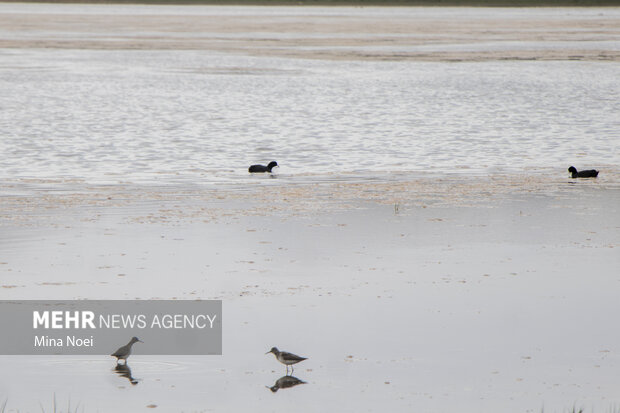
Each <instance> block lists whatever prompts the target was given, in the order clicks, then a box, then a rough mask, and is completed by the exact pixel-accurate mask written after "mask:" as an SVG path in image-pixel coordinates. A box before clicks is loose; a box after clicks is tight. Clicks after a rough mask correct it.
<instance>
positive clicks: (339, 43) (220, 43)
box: [0, 3, 620, 61]
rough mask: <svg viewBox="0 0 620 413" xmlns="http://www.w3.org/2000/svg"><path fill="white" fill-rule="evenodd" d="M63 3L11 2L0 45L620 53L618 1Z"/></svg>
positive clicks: (374, 56) (434, 54)
mask: <svg viewBox="0 0 620 413" xmlns="http://www.w3.org/2000/svg"><path fill="white" fill-rule="evenodd" d="M59 6H60V9H59V10H60V11H61V12H53V13H48V12H46V11H45V9H44V10H43V11H40V10H39V11H37V12H36V13H23V12H19V11H17V12H16V11H13V10H11V5H10V4H7V3H5V4H3V5H2V7H0V27H2V34H1V35H0V48H7V49H13V48H19V49H28V48H63V49H95V50H96V49H126V50H170V49H177V50H208V51H213V52H224V53H236V54H247V55H252V56H274V57H286V58H303V59H328V60H420V61H489V60H609V61H618V60H619V59H620V50H618V49H617V48H616V47H611V48H609V46H612V45H613V44H612V43H609V42H617V40H618V38H620V29H618V28H619V27H620V16H618V14H617V13H616V12H615V10H617V9H615V8H610V9H597V10H600V11H601V13H600V16H594V17H593V16H591V15H587V16H581V15H580V14H581V13H580V10H579V9H570V8H569V9H565V10H568V11H571V10H572V11H574V12H570V13H568V14H567V13H564V12H557V13H554V12H553V10H560V9H548V10H544V9H542V10H543V11H542V12H541V15H540V16H539V17H538V18H534V19H532V18H531V17H519V16H518V15H517V16H516V17H515V16H512V15H510V14H507V15H506V16H505V17H503V18H499V19H489V18H486V17H485V15H484V13H483V12H481V13H480V14H472V13H464V14H459V12H458V9H455V12H454V15H453V17H452V18H450V19H445V18H441V17H438V16H434V15H433V13H432V12H431V13H429V12H428V10H429V9H428V8H421V9H420V10H422V11H424V10H426V12H423V13H404V14H402V15H398V14H394V13H374V14H366V13H364V12H360V10H362V11H367V10H372V9H376V8H365V9H355V8H349V9H347V8H334V9H333V10H334V13H333V14H332V15H324V14H314V13H313V12H312V11H311V10H313V9H312V8H309V9H307V10H309V12H308V13H307V15H303V12H302V13H300V12H299V9H295V8H289V9H287V8H286V7H280V8H276V9H274V11H273V12H270V11H265V10H266V9H267V8H263V9H262V10H263V12H262V15H258V16H255V15H246V14H244V13H243V12H239V13H236V12H234V10H235V8H234V7H232V6H229V7H228V8H226V7H219V8H217V7H215V8H209V7H208V6H203V7H201V6H187V7H186V8H181V11H180V12H179V7H177V8H175V9H174V13H171V14H165V10H166V7H172V6H160V7H162V10H163V12H162V13H161V14H157V15H154V14H148V13H146V14H143V13H140V12H139V8H140V6H127V7H129V9H127V13H125V14H123V13H122V10H123V9H122V8H123V6H113V7H117V8H119V10H121V13H120V14H116V13H115V14H108V15H106V14H103V15H94V14H93V13H92V12H93V10H96V7H98V6H97V5H83V6H80V7H82V8H83V9H84V12H82V13H77V14H75V12H71V13H70V14H65V13H62V5H59ZM48 7H49V6H48ZM90 8H94V9H90ZM136 8H138V9H137V10H138V12H136ZM222 9H225V10H227V12H226V13H223V14H222V13H221V10H222ZM132 10H133V11H132ZM192 10H195V11H198V13H193V12H192ZM218 10H219V12H217V11H218ZM231 10H232V12H231ZM347 10H349V11H350V13H349V12H348V11H347ZM379 10H381V9H380V8H379ZM385 10H387V9H385ZM408 10H411V9H408ZM481 10H482V11H484V9H481ZM610 11H611V14H609V13H610ZM360 33H364V36H361V35H360ZM68 34H70V35H68ZM489 45H492V47H491V48H490V49H489V48H488V47H489ZM485 49H487V50H485Z"/></svg>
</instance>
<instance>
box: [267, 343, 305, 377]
mask: <svg viewBox="0 0 620 413" xmlns="http://www.w3.org/2000/svg"><path fill="white" fill-rule="evenodd" d="M269 353H273V354H274V355H275V356H276V358H277V359H278V361H279V362H280V363H282V364H285V365H286V373H287V374H288V366H291V374H293V366H292V365H293V364H297V363H299V362H300V361H304V360H307V358H306V357H300V356H298V355H296V354H293V353H287V352H286V351H280V350H278V348H277V347H272V348H271V350H269V351H268V352H266V353H265V354H269Z"/></svg>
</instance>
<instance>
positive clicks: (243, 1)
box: [0, 0, 620, 7]
mask: <svg viewBox="0 0 620 413" xmlns="http://www.w3.org/2000/svg"><path fill="white" fill-rule="evenodd" d="M0 2H1V3H53V4H63V3H67V4H150V5H205V6H349V7H380V6H388V7H399V6H400V7H408V6H424V7H618V6H620V0H386V1H382V0H62V1H54V0H0Z"/></svg>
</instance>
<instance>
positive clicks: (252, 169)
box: [248, 161, 278, 173]
mask: <svg viewBox="0 0 620 413" xmlns="http://www.w3.org/2000/svg"><path fill="white" fill-rule="evenodd" d="M276 166H278V163H277V162H276V161H271V162H269V165H267V166H265V165H252V166H250V168H249V169H248V172H251V173H256V172H271V170H272V169H273V168H275V167H276Z"/></svg>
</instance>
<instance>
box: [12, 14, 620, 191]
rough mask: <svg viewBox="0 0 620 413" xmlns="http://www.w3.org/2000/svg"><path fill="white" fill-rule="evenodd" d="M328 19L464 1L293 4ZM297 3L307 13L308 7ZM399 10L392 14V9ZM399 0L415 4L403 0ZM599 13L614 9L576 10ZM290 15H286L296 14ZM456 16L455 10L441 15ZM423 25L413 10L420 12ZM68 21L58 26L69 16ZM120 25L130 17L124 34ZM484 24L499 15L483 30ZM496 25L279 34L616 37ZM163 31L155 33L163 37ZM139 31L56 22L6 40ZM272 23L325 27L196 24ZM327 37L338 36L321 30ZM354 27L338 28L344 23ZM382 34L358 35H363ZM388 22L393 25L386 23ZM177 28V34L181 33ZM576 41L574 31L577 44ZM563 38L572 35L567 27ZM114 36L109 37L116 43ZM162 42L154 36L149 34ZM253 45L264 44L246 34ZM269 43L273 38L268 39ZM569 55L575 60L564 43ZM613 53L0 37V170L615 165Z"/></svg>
mask: <svg viewBox="0 0 620 413" xmlns="http://www.w3.org/2000/svg"><path fill="white" fill-rule="evenodd" d="M302 10H304V12H307V13H310V14H311V15H319V16H320V15H322V14H327V15H329V16H330V18H343V19H345V18H346V16H347V13H351V14H352V15H353V16H358V17H359V16H366V17H372V16H373V15H374V16H383V15H388V16H389V15H390V13H405V14H407V13H411V14H413V15H415V13H418V14H419V15H420V16H426V15H428V16H427V17H429V18H431V17H432V18H440V19H441V18H444V19H453V21H460V20H459V19H464V20H466V19H465V17H466V16H467V15H468V13H473V12H474V11H473V10H474V9H467V8H465V9H456V10H455V9H451V8H447V9H433V8H430V9H428V8H421V9H389V8H388V9H381V8H378V9H372V8H371V9H346V8H326V9H324V8H311V9H302ZM308 10H311V12H310V11H308ZM402 10H404V11H402ZM412 10H414V11H412ZM559 10H562V9H534V10H523V9H518V10H507V9H497V10H496V9H480V10H479V9H475V12H476V13H477V15H476V17H477V18H488V19H489V20H492V19H493V18H494V17H497V18H499V17H501V18H503V19H506V18H510V17H511V16H512V17H514V18H515V19H516V18H520V19H524V18H530V19H532V20H534V21H535V20H536V19H545V18H549V16H556V18H558V17H557V16H558V15H559V16H560V17H559V18H560V20H561V18H562V17H561V16H566V18H567V19H570V18H574V17H575V16H576V13H577V12H576V11H575V10H574V9H566V10H565V11H562V12H559ZM0 11H2V12H3V13H9V14H10V13H11V12H15V13H34V15H36V13H46V14H47V13H51V14H52V15H53V14H54V13H58V14H63V13H66V14H70V13H82V14H92V13H104V12H105V14H121V15H122V14H124V15H128V16H132V15H141V14H145V15H153V14H155V15H157V14H163V13H164V11H165V12H166V13H169V14H172V15H174V14H183V13H187V14H197V15H203V14H204V15H212V16H214V17H217V16H229V15H233V16H234V15H235V13H238V14H240V15H243V16H247V15H251V14H252V13H258V15H260V16H263V17H265V16H267V17H269V16H280V15H285V16H290V17H291V18H292V19H303V13H301V12H300V11H299V10H297V9H295V8H274V9H270V8H226V7H223V8H217V7H215V8H183V7H176V8H175V7H171V8H158V7H149V6H107V7H106V6H84V5H63V6H59V7H54V6H50V5H3V6H2V8H1V9H0ZM578 12H579V18H582V19H585V20H586V21H587V20H588V19H593V20H595V21H596V19H597V18H601V19H602V18H607V19H609V18H612V17H615V16H616V14H617V10H616V9H613V8H611V9H593V10H588V9H586V10H581V9H579V11H578ZM300 13H301V14H300ZM457 16H458V17H457ZM419 19H420V20H421V21H423V17H419ZM71 27H73V26H71ZM127 30H128V31H127ZM495 30H497V29H495ZM498 33H499V34H498V35H497V36H499V37H491V38H489V39H486V40H485V41H480V39H463V40H458V41H455V40H454V39H452V40H450V39H448V40H446V41H445V42H444V41H442V42H439V43H437V42H430V43H429V42H425V41H424V40H421V41H419V42H415V43H412V44H408V45H407V44H405V45H403V44H400V45H391V44H390V42H389V41H388V42H385V44H383V43H380V44H379V45H377V44H373V45H350V46H337V45H326V46H306V45H304V43H303V42H300V43H299V44H297V45H295V44H294V43H293V44H292V45H291V43H290V42H287V43H286V45H282V46H281V47H283V48H285V49H286V50H289V49H290V51H291V53H293V52H295V51H296V50H297V51H299V50H302V49H307V48H311V49H316V50H318V51H320V50H321V48H324V49H325V50H330V51H332V52H333V51H334V50H336V51H337V50H342V51H346V50H355V51H356V53H361V54H363V53H370V52H372V51H377V50H380V51H381V52H382V53H387V54H388V55H389V54H393V55H394V56H398V53H400V52H403V51H407V50H410V51H411V50H415V51H422V52H423V51H428V52H441V51H449V50H461V51H467V50H469V51H475V52H480V53H485V52H493V51H496V50H532V49H533V50H536V49H541V50H545V49H553V50H558V49H563V48H571V47H573V48H577V49H578V50H587V49H589V48H591V49H597V50H598V49H602V50H607V51H618V50H620V40H619V39H618V38H617V35H616V33H615V32H613V31H610V30H607V31H606V30H602V31H600V32H597V33H596V34H595V35H593V34H592V33H591V32H588V33H589V34H587V35H586V34H584V35H582V36H581V38H579V37H578V36H579V33H580V31H579V30H576V31H575V32H574V33H572V35H571V36H575V40H574V41H564V40H561V39H560V41H555V40H553V39H548V38H543V39H538V40H536V38H534V39H528V40H525V39H524V40H523V41H520V42H519V41H513V40H506V39H502V37H501V31H499V32H498ZM175 34H178V33H175V32H172V33H168V32H166V33H163V32H162V33H159V36H162V39H166V38H171V37H174V36H175ZM117 35H119V36H121V37H128V36H129V37H131V36H134V37H138V38H139V37H140V36H153V35H157V33H153V32H144V33H143V32H141V31H140V28H137V29H135V30H134V31H131V29H126V30H125V31H123V32H121V33H117V34H115V33H110V34H105V33H96V32H95V33H91V32H83V33H82V32H72V31H62V30H56V31H53V32H49V33H45V32H43V33H41V32H37V31H36V30H29V31H28V30H11V31H4V32H2V36H3V37H4V38H16V39H23V38H26V39H27V38H29V37H33V38H35V39H36V38H40V37H46V38H54V37H59V38H62V39H72V38H73V39H83V38H89V37H94V38H98V39H100V38H101V37H102V36H105V37H107V38H108V40H112V41H114V38H115V36H117ZM191 35H195V36H207V37H209V36H222V38H223V39H226V38H228V39H230V37H231V36H233V37H235V36H238V37H240V38H242V39H247V41H251V39H253V38H261V37H263V38H265V37H269V36H271V37H273V38H275V39H286V38H288V39H289V40H290V39H291V36H292V39H293V40H294V39H295V36H296V35H301V36H304V38H306V37H307V36H310V37H312V36H316V35H319V36H321V35H326V34H325V33H323V34H321V33H314V34H313V33H298V34H296V33H292V32H286V33H269V32H258V33H257V32H249V33H236V32H235V33H217V34H213V33H210V34H209V33H202V34H201V33H200V32H194V33H193V34H190V36H191ZM327 35H329V36H332V37H334V36H335V37H336V38H338V37H339V36H340V37H342V36H345V37H347V38H348V37H350V36H351V34H350V33H347V34H338V33H335V34H334V33H327ZM360 35H361V34H360V33H357V34H354V37H355V36H360ZM376 35H379V36H381V33H379V34H376V33H375V34H368V35H367V36H370V37H372V36H376ZM390 35H391V36H398V33H392V34H390ZM183 36H187V33H183ZM577 38H579V40H577ZM571 39H572V38H571ZM119 40H120V39H119ZM162 41H163V40H162ZM256 47H258V48H260V47H263V46H261V45H257V46H256ZM269 47H271V48H273V47H275V46H269ZM577 58H579V56H577ZM618 78H620V65H618V64H617V62H605V61H598V62H597V61H518V60H517V61H515V60H511V61H502V60H499V61H485V62H460V63H459V62H418V61H400V62H399V61H383V62H382V61H334V60H309V59H298V58H282V57H273V56H262V57H260V56H249V55H244V54H242V53H235V52H229V53H224V52H217V51H211V50H113V49H112V50H75V49H69V50H67V49H36V48H13V49H1V50H0V88H2V91H3V93H2V95H0V105H1V106H2V108H3V110H2V111H1V112H0V130H1V131H2V136H1V139H0V152H2V153H3V154H4V156H3V157H2V158H1V159H0V180H5V181H6V180H8V181H14V180H20V179H23V178H46V179H54V178H63V179H66V178H77V179H81V180H84V181H86V182H90V183H95V182H96V183H113V184H115V183H119V182H120V181H125V182H126V181H128V182H134V183H147V184H148V183H158V184H162V183H164V184H165V183H179V182H184V183H200V184H225V183H236V182H239V180H240V178H247V166H248V165H250V164H252V163H259V162H260V163H266V162H268V161H270V160H272V159H276V160H277V161H278V162H279V164H280V165H281V167H280V169H279V170H278V173H279V174H280V175H282V176H288V177H294V178H296V179H298V180H301V181H304V182H313V180H314V179H316V180H321V179H324V177H325V175H330V176H332V177H333V176H334V175H335V176H337V177H339V178H342V179H344V180H346V179H347V176H349V175H351V174H353V175H355V176H356V177H357V178H362V179H373V177H374V178H376V177H381V174H379V173H380V172H400V173H402V176H403V177H404V178H405V179H406V178H407V177H408V176H409V177H410V176H414V175H417V174H420V173H422V172H427V173H431V174H440V175H441V174H447V173H464V174H471V173H474V174H489V173H497V172H515V171H523V170H524V169H526V168H532V167H536V168H555V169H556V170H561V169H565V168H567V167H568V166H569V165H571V164H575V166H577V167H578V168H584V167H597V168H605V167H609V166H612V165H618V164H620V148H619V147H618V146H619V143H620V120H619V118H618V113H620V86H619V83H618V82H617V79H618Z"/></svg>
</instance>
